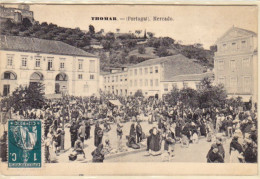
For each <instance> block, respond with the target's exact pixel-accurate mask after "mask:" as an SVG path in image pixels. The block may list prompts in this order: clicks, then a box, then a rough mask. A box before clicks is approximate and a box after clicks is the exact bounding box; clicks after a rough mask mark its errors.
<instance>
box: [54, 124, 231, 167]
mask: <svg viewBox="0 0 260 179" xmlns="http://www.w3.org/2000/svg"><path fill="white" fill-rule="evenodd" d="M131 124H132V122H128V123H124V124H123V141H122V144H123V145H124V146H125V144H126V142H127V139H126V135H129V131H130V125H131ZM141 125H142V128H143V131H144V132H145V134H147V135H148V132H149V130H150V129H151V128H152V127H153V126H156V123H154V124H148V123H147V122H141ZM105 139H109V140H110V143H111V146H112V148H113V149H116V148H117V136H116V125H115V124H112V125H111V131H110V132H108V133H107V134H104V137H103V142H104V141H105ZM229 143H230V139H227V140H226V141H225V142H224V149H225V154H226V157H225V162H228V159H229ZM142 144H144V145H146V140H144V141H143V142H142ZM211 144H212V143H210V142H207V141H206V139H205V138H200V140H199V143H198V144H190V146H189V147H188V148H182V147H181V144H176V145H175V156H174V157H173V158H172V159H171V162H202V163H205V162H206V155H207V153H208V150H209V149H210V146H211ZM70 146H71V143H70V132H69V128H65V150H64V151H62V152H61V153H60V154H59V155H58V156H57V162H59V163H64V162H72V161H69V159H68V156H69V154H70V153H71V151H72V149H71V147H70ZM94 149H95V146H94V126H91V138H90V139H88V140H85V141H84V151H85V154H86V159H84V158H83V156H82V155H79V156H78V159H77V160H76V161H73V162H74V163H77V162H90V161H91V160H92V156H91V152H92V151H93V150H94ZM125 149H126V150H127V151H125V152H124V153H125V154H124V155H119V156H117V157H109V158H108V159H105V160H104V162H162V161H163V155H159V156H147V155H146V154H147V152H146V151H144V150H142V151H138V150H137V151H136V152H133V149H129V148H128V147H125ZM128 152H129V154H128Z"/></svg>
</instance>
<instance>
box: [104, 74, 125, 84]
mask: <svg viewBox="0 0 260 179" xmlns="http://www.w3.org/2000/svg"><path fill="white" fill-rule="evenodd" d="M118 81H121V82H123V81H127V77H126V75H124V77H123V75H120V78H118V76H112V77H111V82H112V83H113V82H118ZM104 82H105V83H110V77H104Z"/></svg>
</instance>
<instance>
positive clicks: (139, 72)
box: [128, 54, 205, 98]
mask: <svg viewBox="0 0 260 179" xmlns="http://www.w3.org/2000/svg"><path fill="white" fill-rule="evenodd" d="M204 71H205V68H204V67H203V66H201V65H200V64H198V63H196V62H195V61H194V60H193V59H188V58H186V57H185V56H183V55H181V54H178V55H173V56H168V57H161V58H155V59H150V60H146V61H144V62H141V63H139V64H136V65H133V66H131V67H129V69H128V87H129V93H128V94H129V95H134V93H135V92H136V91H137V90H142V92H143V94H144V96H146V97H148V96H154V97H158V98H161V97H162V96H163V94H164V93H165V91H164V86H165V82H166V81H169V80H171V79H172V78H173V77H175V76H178V75H184V74H198V73H203V72H204Z"/></svg>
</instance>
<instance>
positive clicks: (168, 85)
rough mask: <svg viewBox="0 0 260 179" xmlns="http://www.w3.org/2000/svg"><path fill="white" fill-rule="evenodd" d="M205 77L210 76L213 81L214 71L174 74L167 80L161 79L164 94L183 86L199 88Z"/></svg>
mask: <svg viewBox="0 0 260 179" xmlns="http://www.w3.org/2000/svg"><path fill="white" fill-rule="evenodd" d="M204 78H208V79H209V80H211V81H212V82H213V80H214V73H213V72H206V73H200V74H187V75H178V76H172V77H170V78H168V79H166V80H165V81H161V83H162V85H161V87H163V89H161V91H163V93H164V94H166V93H169V92H170V91H171V90H172V89H173V88H177V89H182V88H191V89H194V90H198V89H200V87H201V81H202V80H203V79H204Z"/></svg>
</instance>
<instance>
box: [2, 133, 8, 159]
mask: <svg viewBox="0 0 260 179" xmlns="http://www.w3.org/2000/svg"><path fill="white" fill-rule="evenodd" d="M0 148H1V158H2V162H6V161H7V131H4V134H3V136H2V137H1V139H0Z"/></svg>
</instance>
